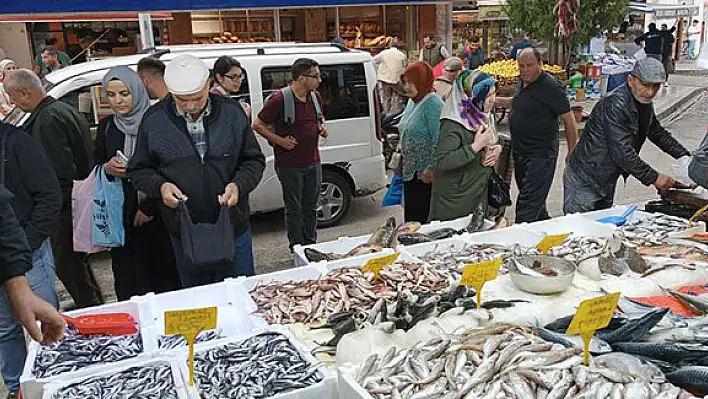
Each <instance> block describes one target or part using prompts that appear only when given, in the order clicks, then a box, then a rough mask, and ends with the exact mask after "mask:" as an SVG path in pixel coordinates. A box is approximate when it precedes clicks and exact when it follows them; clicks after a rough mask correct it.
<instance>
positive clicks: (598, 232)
mask: <svg viewBox="0 0 708 399" xmlns="http://www.w3.org/2000/svg"><path fill="white" fill-rule="evenodd" d="M521 226H522V227H526V228H527V229H529V230H531V231H535V232H539V233H541V234H543V235H544V236H546V235H556V234H564V233H570V235H571V236H582V237H610V236H612V234H614V233H615V232H616V231H617V227H616V226H613V225H610V224H605V223H599V222H596V221H594V220H590V219H588V218H587V217H583V216H580V215H568V216H560V217H557V218H553V219H549V220H544V221H542V222H536V223H530V224H522V225H521Z"/></svg>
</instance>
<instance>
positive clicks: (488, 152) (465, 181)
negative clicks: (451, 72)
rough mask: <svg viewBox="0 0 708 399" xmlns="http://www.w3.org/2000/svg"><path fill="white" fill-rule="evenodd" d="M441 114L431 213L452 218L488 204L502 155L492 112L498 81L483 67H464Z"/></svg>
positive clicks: (433, 216) (440, 218) (472, 211)
mask: <svg viewBox="0 0 708 399" xmlns="http://www.w3.org/2000/svg"><path fill="white" fill-rule="evenodd" d="M453 85H454V86H453V88H452V93H451V95H450V96H449V97H448V99H447V101H446V102H445V104H444V105H443V109H442V114H441V116H440V119H441V121H440V140H439V142H438V145H437V147H436V151H435V181H434V184H433V199H432V218H433V219H435V220H452V219H456V218H459V217H463V216H467V215H469V214H471V213H474V212H476V211H477V210H478V209H479V208H483V210H484V211H485V212H486V208H487V185H488V183H489V177H490V176H491V174H492V172H493V171H494V165H495V164H496V162H497V160H498V159H499V154H501V146H500V145H499V144H497V143H498V141H499V137H498V136H497V133H496V129H495V127H494V122H493V121H494V119H493V118H492V117H491V116H490V114H489V113H490V112H491V110H492V109H493V106H494V100H495V97H496V89H497V81H496V80H494V79H492V78H491V77H490V76H488V75H486V74H484V73H481V72H470V71H465V72H463V73H462V74H461V75H460V76H459V77H458V78H457V79H456V80H455V82H454V83H453Z"/></svg>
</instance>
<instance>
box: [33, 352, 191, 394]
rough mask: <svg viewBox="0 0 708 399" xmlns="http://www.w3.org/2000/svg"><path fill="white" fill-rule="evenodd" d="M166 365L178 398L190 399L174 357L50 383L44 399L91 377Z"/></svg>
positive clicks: (106, 369) (108, 375)
mask: <svg viewBox="0 0 708 399" xmlns="http://www.w3.org/2000/svg"><path fill="white" fill-rule="evenodd" d="M165 363H167V364H169V365H170V368H171V369H172V379H173V380H174V382H175V390H176V391H177V398H178V399H188V396H187V390H186V387H185V383H184V380H183V379H182V373H181V371H180V369H179V367H180V365H179V362H178V359H177V358H174V357H161V358H155V359H152V360H145V361H136V362H132V363H126V364H123V365H121V366H109V367H106V368H105V369H104V370H102V371H101V372H97V373H93V374H91V375H87V376H84V377H79V378H73V379H62V380H61V381H55V382H52V383H49V384H48V385H47V387H46V389H45V391H44V394H43V396H42V398H43V399H53V398H52V395H54V394H55V393H57V392H59V391H60V390H61V389H63V388H64V387H67V386H69V385H73V384H78V383H81V382H82V381H85V380H86V379H88V378H91V377H110V376H112V375H114V374H118V373H121V372H123V371H126V370H128V369H130V368H133V367H141V366H143V367H145V366H151V365H162V364H165ZM23 397H24V393H23ZM87 399H90V398H87Z"/></svg>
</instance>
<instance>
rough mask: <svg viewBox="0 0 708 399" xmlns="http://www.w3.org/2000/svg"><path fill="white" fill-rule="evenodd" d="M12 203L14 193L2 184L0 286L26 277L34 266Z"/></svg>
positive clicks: (0, 196) (0, 203)
mask: <svg viewBox="0 0 708 399" xmlns="http://www.w3.org/2000/svg"><path fill="white" fill-rule="evenodd" d="M11 201H12V193H10V192H9V191H7V189H6V188H5V186H3V185H2V184H0V285H2V284H5V282H6V281H7V280H9V279H11V278H13V277H17V276H22V275H24V274H25V273H26V272H27V271H28V270H29V269H30V267H31V266H32V252H31V251H30V250H29V245H27V237H25V233H24V232H23V231H22V228H21V227H20V223H19V222H18V221H17V218H16V217H15V213H14V212H13V211H12V206H11V205H10V202H11Z"/></svg>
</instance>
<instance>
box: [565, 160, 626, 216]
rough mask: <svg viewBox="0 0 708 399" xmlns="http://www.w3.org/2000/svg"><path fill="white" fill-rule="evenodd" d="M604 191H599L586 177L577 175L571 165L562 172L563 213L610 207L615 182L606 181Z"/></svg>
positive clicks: (613, 195) (613, 196)
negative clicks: (606, 184)
mask: <svg viewBox="0 0 708 399" xmlns="http://www.w3.org/2000/svg"><path fill="white" fill-rule="evenodd" d="M608 184H611V186H609V185H608V187H607V190H605V191H606V192H601V191H600V190H598V189H597V188H596V187H594V186H593V185H592V184H590V183H589V182H588V181H586V179H583V178H582V177H580V176H578V174H577V173H575V172H574V171H573V169H572V168H571V167H566V168H565V173H564V174H563V213H564V214H566V215H569V214H571V213H581V212H591V211H599V210H602V209H608V208H611V207H612V204H613V202H614V198H615V185H616V182H611V183H608Z"/></svg>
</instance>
